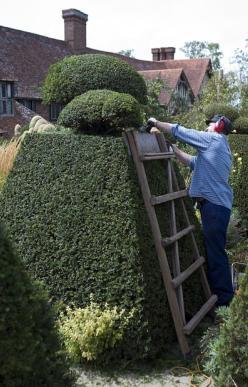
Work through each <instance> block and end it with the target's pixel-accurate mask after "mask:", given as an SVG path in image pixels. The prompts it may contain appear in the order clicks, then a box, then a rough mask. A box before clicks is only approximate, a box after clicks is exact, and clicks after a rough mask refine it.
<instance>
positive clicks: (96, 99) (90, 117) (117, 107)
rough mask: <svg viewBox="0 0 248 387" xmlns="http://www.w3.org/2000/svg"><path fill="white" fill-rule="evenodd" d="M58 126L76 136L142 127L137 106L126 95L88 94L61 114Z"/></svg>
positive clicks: (76, 100) (135, 101) (134, 101)
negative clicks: (74, 133)
mask: <svg viewBox="0 0 248 387" xmlns="http://www.w3.org/2000/svg"><path fill="white" fill-rule="evenodd" d="M58 124H59V125H63V126H65V127H70V128H73V130H74V131H76V132H78V131H80V132H91V133H94V132H106V131H108V132H110V131H112V132H113V131H115V130H119V129H123V128H125V127H138V126H141V124H142V116H141V109H140V104H139V103H138V102H137V100H136V99H135V98H134V97H132V96H131V95H129V94H125V93H117V92H115V91H111V90H90V91H88V92H86V93H84V94H82V95H80V96H78V97H75V98H74V99H73V100H72V101H71V102H70V103H68V105H66V107H65V108H64V109H63V110H62V111H61V113H60V115H59V118H58Z"/></svg>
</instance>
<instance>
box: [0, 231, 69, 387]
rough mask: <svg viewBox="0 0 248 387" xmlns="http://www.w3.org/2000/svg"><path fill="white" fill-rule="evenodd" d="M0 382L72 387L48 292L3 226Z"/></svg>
mask: <svg viewBox="0 0 248 387" xmlns="http://www.w3.org/2000/svg"><path fill="white" fill-rule="evenodd" d="M0 265H1V274H0V385H1V386H2V387H23V386H37V387H39V386H47V387H49V386H50V387H56V386H57V387H60V386H61V387H62V386H70V385H71V383H70V381H69V379H68V377H67V376H66V373H67V372H68V369H67V368H66V364H65V361H64V359H63V357H62V354H59V351H60V345H59V340H58V336H57V332H56V331H55V327H54V316H53V313H52V310H51V307H50V306H49V305H48V298H47V295H46V294H45V293H44V291H43V290H41V288H40V287H39V286H38V285H34V284H33V283H31V281H30V278H29V277H28V275H27V274H26V272H25V271H24V268H23V265H22V263H21V262H20V261H19V259H18V258H17V257H16V255H15V254H14V253H13V250H12V248H11V246H10V244H9V242H8V241H7V239H6V237H5V235H4V233H3V231H2V228H0Z"/></svg>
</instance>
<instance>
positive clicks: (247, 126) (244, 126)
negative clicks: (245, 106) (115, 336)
mask: <svg viewBox="0 0 248 387" xmlns="http://www.w3.org/2000/svg"><path fill="white" fill-rule="evenodd" d="M233 129H235V130H236V132H237V133H238V134H248V117H239V118H237V119H236V120H235V121H234V123H233Z"/></svg>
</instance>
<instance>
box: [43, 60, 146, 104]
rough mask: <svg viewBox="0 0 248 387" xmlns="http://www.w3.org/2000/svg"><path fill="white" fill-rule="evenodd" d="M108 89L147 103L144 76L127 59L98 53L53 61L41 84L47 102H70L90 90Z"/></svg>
mask: <svg viewBox="0 0 248 387" xmlns="http://www.w3.org/2000/svg"><path fill="white" fill-rule="evenodd" d="M96 89H109V90H113V91H118V92H122V93H127V94H131V95H132V96H133V97H135V98H136V99H137V100H138V101H139V102H140V103H146V98H147V89H146V84H145V81H144V79H143V78H142V76H141V75H140V74H138V72H137V71H136V70H135V69H134V68H133V67H132V66H131V65H130V64H128V63H127V62H124V61H123V60H120V59H117V58H115V57H113V56H108V55H99V54H85V55H74V56H71V57H66V58H64V59H63V60H61V61H59V62H57V63H55V64H53V65H52V66H50V68H49V72H48V75H47V77H46V79H45V81H44V84H43V88H42V98H43V100H44V102H45V103H51V102H57V103H61V104H67V103H68V102H70V101H71V100H72V99H73V98H74V97H76V96H77V95H80V94H83V93H85V92H86V91H88V90H96Z"/></svg>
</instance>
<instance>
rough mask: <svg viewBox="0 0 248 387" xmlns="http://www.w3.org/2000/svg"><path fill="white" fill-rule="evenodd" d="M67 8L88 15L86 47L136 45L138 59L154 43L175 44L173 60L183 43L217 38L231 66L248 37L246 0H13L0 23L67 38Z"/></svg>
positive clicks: (108, 48)
mask: <svg viewBox="0 0 248 387" xmlns="http://www.w3.org/2000/svg"><path fill="white" fill-rule="evenodd" d="M69 8H74V9H78V10H80V11H82V12H84V13H86V14H87V15H88V22H87V46H88V47H91V48H95V49H99V50H103V51H110V52H119V51H121V50H133V55H134V56H135V58H138V59H146V60H151V59H152V55H151V49H152V48H155V47H175V48H176V53H175V59H182V58H184V54H183V52H182V51H180V48H182V47H183V46H184V43H185V42H189V41H193V40H198V41H207V42H213V43H219V45H220V50H221V51H222V52H223V54H224V58H223V60H222V65H223V66H224V69H225V70H226V71H228V70H229V69H231V66H230V64H229V63H230V60H231V58H232V56H233V55H234V51H235V49H238V48H239V49H244V48H245V39H247V38H248V30H247V26H248V23H247V15H248V2H247V0H235V1H227V0H225V1H224V0H151V1H149V0H146V1H145V0H122V1H120V0H50V1H48V0H41V1H37V0H36V1H35V0H21V1H20V0H9V1H3V2H2V5H1V9H0V25H1V26H5V27H10V28H15V29H20V30H24V31H29V32H33V33H37V34H40V35H45V36H48V37H52V38H55V39H61V40H63V39H64V21H63V19H62V9H69ZM0 49H1V42H0Z"/></svg>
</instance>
